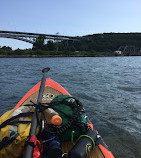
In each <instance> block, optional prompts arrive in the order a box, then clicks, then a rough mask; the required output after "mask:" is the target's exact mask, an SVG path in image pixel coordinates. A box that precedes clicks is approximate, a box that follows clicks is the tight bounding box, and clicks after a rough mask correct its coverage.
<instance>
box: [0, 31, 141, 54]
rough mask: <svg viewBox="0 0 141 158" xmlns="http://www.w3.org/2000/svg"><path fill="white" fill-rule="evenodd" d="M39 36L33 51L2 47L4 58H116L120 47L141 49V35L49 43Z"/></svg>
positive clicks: (110, 36)
mask: <svg viewBox="0 0 141 158" xmlns="http://www.w3.org/2000/svg"><path fill="white" fill-rule="evenodd" d="M44 41H45V39H44V36H39V37H38V38H37V39H36V41H35V43H34V44H33V48H32V49H24V50H22V49H16V50H12V48H10V47H6V46H4V47H0V55H1V56H2V55H4V56H26V55H27V56H114V51H116V50H118V48H119V47H120V46H127V45H128V46H135V47H141V46H140V43H141V33H103V34H93V35H88V36H83V37H81V38H80V37H79V38H78V40H76V41H71V40H68V41H59V40H56V41H48V42H47V43H46V44H45V43H44Z"/></svg>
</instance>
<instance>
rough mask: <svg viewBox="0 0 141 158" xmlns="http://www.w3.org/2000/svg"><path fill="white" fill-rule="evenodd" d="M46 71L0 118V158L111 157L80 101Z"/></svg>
mask: <svg viewBox="0 0 141 158" xmlns="http://www.w3.org/2000/svg"><path fill="white" fill-rule="evenodd" d="M48 71H49V68H45V69H43V78H42V81H41V82H39V83H37V84H36V85H35V86H34V87H33V88H32V89H31V90H29V91H28V92H27V93H26V95H25V96H24V97H23V98H22V99H21V100H20V101H19V102H18V103H17V105H16V106H15V107H14V108H13V109H12V110H10V111H8V112H6V113H5V114H3V115H2V116H1V117H0V158H5V157H6V158H22V157H24V158H32V157H33V158H114V156H113V154H112V153H111V151H110V150H109V149H108V147H107V145H106V144H105V143H104V141H103V139H102V137H101V136H100V135H99V133H98V131H97V130H96V129H94V127H93V124H92V123H91V121H90V120H89V118H88V116H87V114H86V113H85V110H84V108H83V105H82V104H81V102H80V101H79V100H77V99H76V98H74V97H72V95H71V94H70V93H69V92H68V91H67V90H66V89H64V88H63V87H62V86H61V85H60V84H58V83H57V82H55V81H53V80H52V79H50V78H46V73H47V72H48Z"/></svg>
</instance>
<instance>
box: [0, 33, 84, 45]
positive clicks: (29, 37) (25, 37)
mask: <svg viewBox="0 0 141 158" xmlns="http://www.w3.org/2000/svg"><path fill="white" fill-rule="evenodd" d="M0 37H2V38H12V39H17V40H21V41H24V42H28V43H31V44H34V43H35V42H36V39H37V38H39V37H43V39H44V42H45V40H47V41H48V40H53V41H63V40H66V41H78V40H80V38H82V37H78V36H77V37H75V36H61V35H58V34H56V35H50V34H40V33H28V32H16V31H0Z"/></svg>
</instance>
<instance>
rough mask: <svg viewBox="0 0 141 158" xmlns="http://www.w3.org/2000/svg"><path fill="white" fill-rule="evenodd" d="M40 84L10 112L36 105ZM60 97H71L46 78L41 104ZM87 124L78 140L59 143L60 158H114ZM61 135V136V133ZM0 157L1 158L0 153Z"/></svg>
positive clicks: (59, 86)
mask: <svg viewBox="0 0 141 158" xmlns="http://www.w3.org/2000/svg"><path fill="white" fill-rule="evenodd" d="M41 84H42V83H41V81H40V82H39V83H37V84H36V85H35V86H34V87H33V88H32V89H31V90H29V91H28V92H27V93H26V94H25V95H24V96H23V98H22V99H21V100H20V101H19V102H18V103H17V105H16V106H15V107H14V108H13V109H12V110H13V111H15V110H16V109H18V108H20V107H23V106H27V105H30V104H31V102H32V103H33V104H34V105H36V103H37V102H38V96H39V93H40V92H39V91H40V86H41ZM61 95H64V96H69V97H70V98H71V97H72V95H71V94H70V93H69V92H68V91H67V90H66V89H65V88H63V87H62V86H61V85H60V84H58V83H57V82H55V81H54V80H52V79H50V78H46V79H45V83H44V90H43V94H42V98H41V104H42V105H43V104H48V105H50V103H52V101H53V100H54V99H55V98H56V97H58V96H61ZM72 98H73V97H72ZM50 106H51V105H50ZM0 123H1V125H2V123H3V121H1V122H0ZM85 124H86V123H85ZM88 124H89V130H88V131H86V132H85V133H84V134H83V135H81V136H80V138H79V139H78V138H76V139H75V138H74V140H73V136H71V138H72V139H71V140H67V139H66V140H64V141H61V153H62V155H63V156H62V157H64V158H65V157H69V158H86V157H87V158H114V156H113V154H112V152H111V151H110V150H109V148H108V146H107V145H106V144H105V142H104V141H103V139H102V137H101V136H100V135H99V133H98V131H97V130H96V129H94V128H93V125H92V123H91V122H90V121H89V120H88V122H87V125H88ZM31 126H32V125H31ZM67 126H68V125H67ZM2 127H3V126H1V127H0V133H1V129H2ZM57 128H58V129H59V127H57ZM69 128H71V125H70V126H69ZM66 131H67V129H66ZM40 132H41V131H40ZM88 132H89V133H90V132H91V133H92V134H91V133H90V135H89V134H87V133H88ZM39 135H40V134H39V132H38V138H39ZM61 135H63V133H62V134H61ZM64 135H65V134H64ZM51 139H52V138H51ZM34 140H35V139H34ZM1 142H2V141H1ZM1 142H0V143H1ZM31 142H32V143H33V144H34V141H33V140H31V139H30V143H31ZM34 147H35V146H34ZM0 150H1V148H0ZM17 150H18V149H17ZM22 150H23V149H22ZM34 152H35V151H34ZM40 152H43V150H40ZM41 155H42V153H41V154H39V156H37V151H36V154H34V156H33V157H35V158H41V157H42V156H41ZM0 157H2V156H1V152H0ZM44 157H45V156H44ZM50 158H51V157H50ZM52 158H53V157H52Z"/></svg>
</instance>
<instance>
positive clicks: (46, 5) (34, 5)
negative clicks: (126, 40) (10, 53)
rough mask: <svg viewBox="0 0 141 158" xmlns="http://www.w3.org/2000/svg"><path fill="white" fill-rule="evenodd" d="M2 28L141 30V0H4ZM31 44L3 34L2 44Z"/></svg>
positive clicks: (82, 32) (78, 33) (85, 31)
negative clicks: (8, 37) (4, 36)
mask: <svg viewBox="0 0 141 158" xmlns="http://www.w3.org/2000/svg"><path fill="white" fill-rule="evenodd" d="M0 30H5V31H23V32H33V33H47V34H56V33H57V32H59V34H60V35H70V36H83V35H88V34H94V33H104V32H141V0H1V2H0ZM3 45H6V46H10V47H12V48H13V49H16V48H29V47H32V45H31V44H28V43H26V42H22V41H18V40H14V39H6V38H0V46H3Z"/></svg>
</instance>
